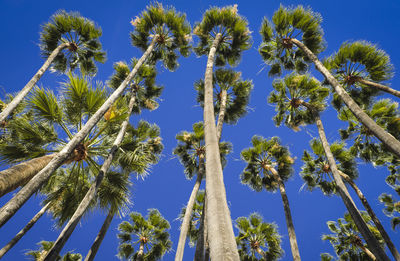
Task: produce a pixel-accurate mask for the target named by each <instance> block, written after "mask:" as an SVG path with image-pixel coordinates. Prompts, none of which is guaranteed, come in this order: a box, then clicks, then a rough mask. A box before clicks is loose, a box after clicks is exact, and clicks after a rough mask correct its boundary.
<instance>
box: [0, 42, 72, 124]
mask: <svg viewBox="0 0 400 261" xmlns="http://www.w3.org/2000/svg"><path fill="white" fill-rule="evenodd" d="M68 46H69V43H62V44H60V45H59V46H57V48H56V49H54V51H53V52H52V53H51V54H50V56H49V57H48V58H47V60H46V62H45V63H44V64H43V65H42V67H40V69H39V71H37V72H36V74H35V75H34V76H33V77H32V79H30V81H29V82H28V83H27V84H26V85H25V87H24V88H23V89H22V90H21V91H20V92H19V93H18V94H17V96H15V97H14V99H13V100H12V101H11V102H10V103H9V104H8V105H7V107H6V108H5V109H4V110H3V111H2V112H1V113H0V122H3V121H5V120H6V118H7V117H8V116H9V115H10V114H11V112H12V111H13V110H14V109H15V108H16V107H17V106H18V104H20V103H21V101H22V100H23V99H24V98H25V96H26V95H27V94H28V93H29V92H30V91H31V90H32V88H33V86H35V84H36V83H37V82H38V81H39V79H40V78H41V77H42V76H43V74H44V72H45V71H46V70H47V68H49V66H50V64H51V63H52V62H53V60H54V58H56V56H57V55H58V54H59V53H60V52H61V51H62V50H63V49H65V48H66V47H68Z"/></svg>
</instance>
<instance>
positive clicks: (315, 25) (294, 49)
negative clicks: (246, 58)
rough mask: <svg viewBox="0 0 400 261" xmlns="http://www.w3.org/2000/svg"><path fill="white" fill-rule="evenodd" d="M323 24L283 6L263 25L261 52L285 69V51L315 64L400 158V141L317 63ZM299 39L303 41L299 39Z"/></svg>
mask: <svg viewBox="0 0 400 261" xmlns="http://www.w3.org/2000/svg"><path fill="white" fill-rule="evenodd" d="M321 21H322V18H321V16H320V15H319V14H318V13H314V12H313V11H312V10H311V9H305V8H303V7H302V6H298V7H296V8H289V9H288V8H285V7H283V6H281V7H280V8H279V9H278V10H277V11H276V12H275V13H274V15H273V16H272V22H270V21H269V20H268V19H264V21H263V23H262V25H261V30H260V33H261V36H262V38H263V43H262V45H261V47H260V52H261V54H262V56H263V57H264V60H265V61H266V62H267V64H268V63H270V61H271V60H272V61H274V64H278V65H279V64H281V63H283V65H284V66H285V61H286V60H285V59H283V61H281V57H282V56H283V55H282V52H285V55H284V56H285V57H286V56H288V57H291V59H295V60H297V58H296V57H299V58H300V59H302V60H303V61H307V62H312V63H314V65H315V67H316V68H317V70H318V71H319V72H321V73H322V75H323V76H324V77H325V80H326V81H327V82H328V83H329V84H330V85H331V86H332V87H333V89H334V90H335V92H336V94H337V95H338V96H339V97H340V99H341V100H342V101H343V102H344V103H345V104H346V106H347V107H348V108H349V109H350V111H351V112H352V113H353V114H354V116H355V117H356V118H357V119H358V120H359V121H360V122H361V123H362V124H364V125H365V126H366V127H367V128H368V129H369V130H370V131H371V132H372V133H373V134H374V135H375V136H376V137H377V138H378V139H379V140H380V141H381V142H382V143H384V144H385V145H386V146H387V147H388V148H389V149H390V150H391V151H393V153H395V154H396V155H397V156H398V157H400V141H398V140H397V139H395V138H394V137H393V136H392V135H390V134H389V133H387V132H386V131H385V130H384V129H383V128H381V127H380V126H379V125H377V124H376V123H375V122H374V121H373V120H372V119H371V118H370V117H369V116H368V115H367V114H366V113H365V112H364V111H363V110H362V109H361V108H360V107H359V106H358V105H357V104H356V103H355V102H354V100H353V99H352V98H351V97H350V96H349V94H348V93H347V92H346V91H345V90H344V89H343V87H342V85H341V84H340V83H339V82H338V81H337V80H336V79H335V77H334V76H333V75H332V74H331V73H330V72H329V70H328V69H327V68H326V67H325V66H324V65H323V64H322V63H321V62H320V61H319V60H318V57H317V55H318V54H319V53H320V52H321V51H322V50H323V49H324V44H323V32H322V29H321V27H320V23H321ZM297 38H301V40H298V39H297Z"/></svg>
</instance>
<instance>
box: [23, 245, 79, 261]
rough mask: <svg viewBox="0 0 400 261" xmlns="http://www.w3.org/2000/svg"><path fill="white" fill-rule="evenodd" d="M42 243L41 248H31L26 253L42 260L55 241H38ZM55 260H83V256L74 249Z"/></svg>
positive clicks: (36, 259) (36, 260) (39, 260)
mask: <svg viewBox="0 0 400 261" xmlns="http://www.w3.org/2000/svg"><path fill="white" fill-rule="evenodd" d="M38 245H40V248H39V250H36V251H35V250H31V251H29V252H27V253H26V255H27V256H31V257H32V258H33V260H35V261H41V260H43V256H44V255H45V254H46V253H47V251H49V249H50V248H51V246H52V245H53V242H50V241H40V242H39V243H38ZM54 260H56V261H81V260H82V256H81V254H75V253H74V252H72V251H69V252H68V253H66V254H65V255H64V256H62V257H61V256H57V257H56V258H55V259H54Z"/></svg>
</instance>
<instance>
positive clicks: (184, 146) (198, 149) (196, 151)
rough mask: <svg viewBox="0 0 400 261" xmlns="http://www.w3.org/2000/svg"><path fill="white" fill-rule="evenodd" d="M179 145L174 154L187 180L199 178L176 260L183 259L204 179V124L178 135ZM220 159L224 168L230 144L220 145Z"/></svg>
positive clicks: (223, 143) (183, 227) (182, 231)
mask: <svg viewBox="0 0 400 261" xmlns="http://www.w3.org/2000/svg"><path fill="white" fill-rule="evenodd" d="M176 139H177V140H178V145H177V147H176V148H175V149H174V152H173V153H174V154H175V155H177V156H178V157H179V160H180V162H181V163H182V165H183V166H184V168H185V170H184V172H185V174H186V178H187V179H192V178H193V177H194V176H195V175H196V176H197V178H196V182H195V184H194V186H193V189H192V192H191V194H190V197H189V201H188V203H187V205H186V211H185V214H184V217H183V219H182V225H181V232H180V235H179V241H178V247H177V250H176V255H175V260H182V259H183V252H184V248H185V241H186V236H187V233H188V231H190V220H191V218H192V213H193V212H192V211H193V208H194V203H195V199H196V197H197V194H198V191H199V188H200V185H201V181H202V180H203V178H204V172H205V171H204V169H205V167H204V158H205V143H204V125H203V123H202V122H197V123H195V124H193V132H187V131H184V132H181V133H179V134H178V135H176ZM219 151H220V158H221V160H222V166H225V164H226V158H225V157H226V155H227V154H229V153H230V152H231V151H232V146H231V144H230V143H228V142H220V143H219Z"/></svg>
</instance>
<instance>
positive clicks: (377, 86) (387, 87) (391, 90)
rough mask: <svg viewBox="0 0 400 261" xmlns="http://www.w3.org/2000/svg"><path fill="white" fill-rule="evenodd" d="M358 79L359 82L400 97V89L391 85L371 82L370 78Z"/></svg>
mask: <svg viewBox="0 0 400 261" xmlns="http://www.w3.org/2000/svg"><path fill="white" fill-rule="evenodd" d="M357 81H358V82H359V83H362V84H364V85H367V86H368V87H373V88H376V89H379V90H381V91H384V92H387V93H389V94H392V95H394V96H396V97H399V98H400V91H398V90H395V89H392V88H390V87H389V86H386V85H383V84H380V83H376V82H371V81H368V80H364V79H362V78H360V79H357Z"/></svg>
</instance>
